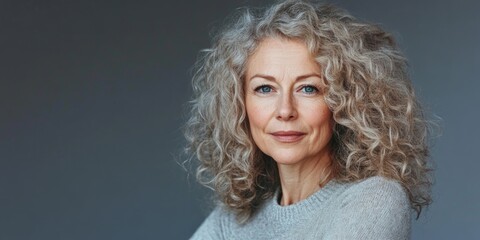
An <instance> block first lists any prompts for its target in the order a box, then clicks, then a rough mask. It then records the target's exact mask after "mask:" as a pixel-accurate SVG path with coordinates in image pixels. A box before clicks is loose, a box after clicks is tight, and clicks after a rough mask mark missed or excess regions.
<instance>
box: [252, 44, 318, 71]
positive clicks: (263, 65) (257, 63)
mask: <svg viewBox="0 0 480 240" xmlns="http://www.w3.org/2000/svg"><path fill="white" fill-rule="evenodd" d="M282 72H283V73H288V74H305V73H311V72H313V73H320V67H319V65H318V63H317V62H316V61H315V59H314V57H313V54H311V53H310V51H309V50H308V48H307V45H306V44H305V43H304V42H303V41H301V40H295V39H293V40H292V39H282V38H266V39H263V40H262V41H261V42H260V43H259V44H258V46H257V48H256V49H255V51H254V52H253V54H252V55H251V56H250V57H249V58H248V61H247V64H246V75H247V76H249V75H252V74H257V73H262V74H275V73H278V74H280V73H282Z"/></svg>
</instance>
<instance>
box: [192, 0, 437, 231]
mask: <svg viewBox="0 0 480 240" xmlns="http://www.w3.org/2000/svg"><path fill="white" fill-rule="evenodd" d="M406 66H407V63H406V60H405V58H404V57H403V56H402V54H401V53H400V52H399V50H398V48H397V47H396V46H395V43H394V40H393V38H392V37H391V36H390V35H389V34H388V33H386V32H384V31H383V30H382V29H380V28H379V27H377V26H375V25H372V24H368V23H363V22H360V21H358V20H356V19H355V18H353V17H351V16H349V15H348V14H347V13H345V12H344V11H342V10H339V9H337V8H335V7H332V6H328V5H317V4H314V3H310V2H306V1H285V2H280V3H278V4H276V5H273V6H272V7H270V8H268V9H266V10H265V11H263V12H258V13H255V12H251V11H245V12H244V13H243V14H242V15H241V16H240V17H238V19H236V21H235V22H234V23H233V24H231V25H229V26H227V27H226V28H225V30H223V31H220V32H219V34H218V35H217V37H216V39H215V43H214V46H213V47H212V48H211V49H207V50H205V51H204V56H203V57H202V58H201V59H200V60H199V61H198V65H197V67H198V68H197V70H198V71H197V72H196V74H195V76H194V78H193V86H194V92H195V97H194V100H193V102H192V112H191V118H190V119H189V121H188V123H187V126H186V129H187V131H186V137H187V140H188V143H189V147H188V150H189V151H190V152H191V153H192V155H194V156H195V157H196V158H198V160H199V161H200V165H199V167H198V171H197V176H198V178H199V180H200V181H201V183H203V184H205V185H206V186H209V187H211V188H212V189H213V190H215V192H216V194H217V197H218V200H219V202H218V204H217V207H216V208H215V209H214V210H213V212H212V213H211V214H210V216H209V217H208V218H207V219H206V220H205V222H204V223H203V224H202V225H201V226H200V227H199V229H198V230H197V231H196V232H195V234H194V235H193V236H192V239H407V238H409V235H410V224H411V223H410V220H411V216H410V215H411V211H410V210H412V209H413V210H415V211H416V213H417V218H418V216H419V214H420V212H421V210H422V208H423V207H425V206H427V205H428V204H429V203H430V202H431V198H430V195H429V189H430V186H431V180H430V177H429V171H430V169H429V167H428V162H427V157H428V145H427V137H428V132H429V131H428V123H427V121H426V120H425V118H424V116H423V112H422V109H421V107H420V105H419V103H418V102H417V100H416V99H415V94H414V91H413V89H412V86H411V83H410V81H409V79H408V76H407V69H406Z"/></svg>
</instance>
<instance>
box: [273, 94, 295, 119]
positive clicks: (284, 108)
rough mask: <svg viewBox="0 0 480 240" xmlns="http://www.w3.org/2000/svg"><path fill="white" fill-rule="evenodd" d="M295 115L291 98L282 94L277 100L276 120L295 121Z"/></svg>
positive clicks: (293, 102)
mask: <svg viewBox="0 0 480 240" xmlns="http://www.w3.org/2000/svg"><path fill="white" fill-rule="evenodd" d="M297 115H298V112H297V108H296V106H295V101H294V99H293V96H291V95H290V94H283V95H282V96H281V97H280V98H279V100H278V106H277V119H278V120H280V121H290V120H294V119H296V118H297Z"/></svg>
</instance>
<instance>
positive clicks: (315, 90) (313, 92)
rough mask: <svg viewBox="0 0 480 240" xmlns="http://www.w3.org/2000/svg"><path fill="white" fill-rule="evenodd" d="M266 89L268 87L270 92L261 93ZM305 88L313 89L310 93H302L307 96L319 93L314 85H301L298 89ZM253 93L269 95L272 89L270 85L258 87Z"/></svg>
mask: <svg viewBox="0 0 480 240" xmlns="http://www.w3.org/2000/svg"><path fill="white" fill-rule="evenodd" d="M266 87H268V88H269V89H270V91H268V92H264V91H262V89H263V88H266ZM305 88H312V89H313V91H312V92H303V93H305V94H308V95H312V94H315V93H318V92H319V89H318V88H317V87H315V86H314V85H302V86H300V89H303V90H305ZM263 90H265V89H263ZM254 91H255V92H258V93H260V94H267V93H270V92H272V91H273V87H272V86H270V85H266V84H264V85H261V86H258V87H257V88H255V90H254Z"/></svg>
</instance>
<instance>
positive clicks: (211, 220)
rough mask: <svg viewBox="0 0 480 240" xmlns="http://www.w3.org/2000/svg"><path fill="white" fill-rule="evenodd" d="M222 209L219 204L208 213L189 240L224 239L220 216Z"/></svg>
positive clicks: (222, 212)
mask: <svg viewBox="0 0 480 240" xmlns="http://www.w3.org/2000/svg"><path fill="white" fill-rule="evenodd" d="M223 215H224V211H223V210H222V208H221V207H220V206H217V207H216V208H215V209H214V210H213V211H212V212H211V213H210V215H209V216H208V217H207V218H206V219H205V221H203V223H202V224H201V225H200V227H198V229H197V231H195V233H194V234H193V236H192V237H191V238H190V240H203V239H209V240H215V239H224V238H223V232H222V216H223Z"/></svg>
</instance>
